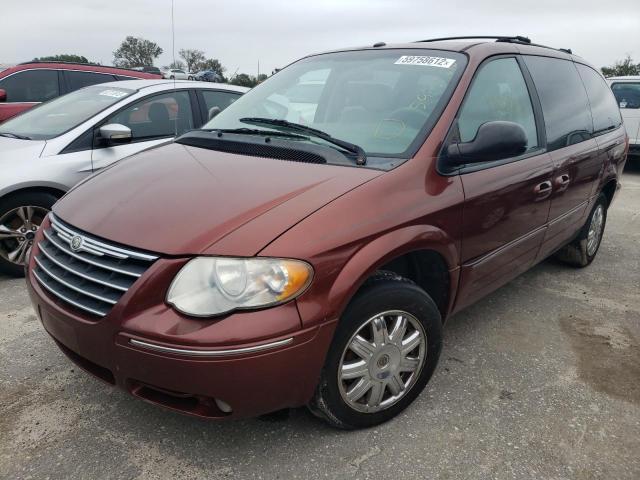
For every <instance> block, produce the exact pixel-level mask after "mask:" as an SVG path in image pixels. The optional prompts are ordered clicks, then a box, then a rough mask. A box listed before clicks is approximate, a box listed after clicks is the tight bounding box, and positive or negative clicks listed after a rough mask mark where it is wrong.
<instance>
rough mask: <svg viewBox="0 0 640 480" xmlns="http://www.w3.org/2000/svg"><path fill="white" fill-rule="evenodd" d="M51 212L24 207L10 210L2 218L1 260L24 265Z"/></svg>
mask: <svg viewBox="0 0 640 480" xmlns="http://www.w3.org/2000/svg"><path fill="white" fill-rule="evenodd" d="M47 213H49V210H47V209H46V208H42V207H35V206H23V207H17V208H14V209H13V210H9V211H8V212H7V213H5V214H4V215H2V217H0V258H3V259H4V260H7V261H9V262H10V263H13V264H15V265H24V263H25V261H26V259H27V258H28V256H29V251H30V250H31V246H32V245H33V238H34V236H35V233H36V232H37V231H38V229H39V228H40V225H41V224H42V221H43V220H44V217H45V216H46V215H47Z"/></svg>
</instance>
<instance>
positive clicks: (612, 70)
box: [601, 55, 640, 77]
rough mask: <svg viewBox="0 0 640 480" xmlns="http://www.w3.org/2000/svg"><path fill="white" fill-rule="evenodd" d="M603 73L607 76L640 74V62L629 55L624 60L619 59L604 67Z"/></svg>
mask: <svg viewBox="0 0 640 480" xmlns="http://www.w3.org/2000/svg"><path fill="white" fill-rule="evenodd" d="M601 70H602V74H603V75H604V76H605V77H624V76H626V75H640V63H633V59H632V58H631V55H627V57H626V58H625V59H624V60H618V61H617V62H616V63H614V64H613V65H612V66H610V67H602V68H601Z"/></svg>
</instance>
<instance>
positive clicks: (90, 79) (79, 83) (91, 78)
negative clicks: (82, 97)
mask: <svg viewBox="0 0 640 480" xmlns="http://www.w3.org/2000/svg"><path fill="white" fill-rule="evenodd" d="M65 75H66V76H67V83H68V85H69V91H74V90H78V89H80V88H82V87H88V86H89V85H95V84H96V83H104V82H113V80H114V78H113V75H105V74H103V73H94V72H71V71H66V72H65Z"/></svg>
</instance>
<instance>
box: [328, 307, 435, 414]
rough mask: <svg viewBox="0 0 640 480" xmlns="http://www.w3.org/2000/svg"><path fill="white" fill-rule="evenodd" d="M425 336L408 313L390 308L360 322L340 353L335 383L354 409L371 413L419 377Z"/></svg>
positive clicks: (403, 392)
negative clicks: (390, 309)
mask: <svg viewBox="0 0 640 480" xmlns="http://www.w3.org/2000/svg"><path fill="white" fill-rule="evenodd" d="M426 357H427V336H426V333H425V331H424V328H423V327H422V324H421V323H420V321H419V320H418V319H417V318H416V317H414V316H413V315H411V314H410V313H407V312H404V311H400V310H393V311H388V312H383V313H380V314H378V315H376V316H374V317H372V318H370V319H369V320H367V321H366V322H364V323H363V324H362V325H361V326H360V327H359V328H358V330H356V332H355V334H354V335H353V336H352V337H351V339H350V340H349V342H348V343H347V346H346V348H345V350H344V352H343V353H342V357H341V360H340V365H339V368H338V385H339V387H340V394H341V396H342V399H343V400H344V401H345V402H346V403H347V404H348V405H349V406H350V407H351V408H353V409H354V410H357V411H359V412H365V413H373V412H378V411H381V410H385V409H386V408H389V407H390V406H391V405H393V404H395V403H396V402H398V401H399V400H400V399H401V398H402V397H404V396H405V395H406V394H407V392H408V391H409V390H410V389H411V387H412V386H413V385H414V384H415V382H416V380H417V379H418V377H419V376H420V371H421V370H422V367H423V365H424V363H425V359H426Z"/></svg>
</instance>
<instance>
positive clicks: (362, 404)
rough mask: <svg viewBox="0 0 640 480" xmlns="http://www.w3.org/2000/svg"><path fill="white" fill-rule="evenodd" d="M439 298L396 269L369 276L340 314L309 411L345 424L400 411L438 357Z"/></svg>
mask: <svg viewBox="0 0 640 480" xmlns="http://www.w3.org/2000/svg"><path fill="white" fill-rule="evenodd" d="M441 349H442V321H441V317H440V312H439V311H438V308H437V306H436V304H435V303H434V302H433V300H432V299H431V297H429V295H427V293H426V292H425V291H424V290H422V289H421V288H420V287H418V286H417V285H416V284H415V283H413V282H412V281H410V280H408V279H405V278H403V277H401V276H399V275H396V274H394V273H391V272H379V273H378V274H376V275H375V276H374V277H372V278H371V279H369V280H368V281H367V282H366V283H365V285H364V287H363V288H362V289H361V291H360V292H359V293H358V294H357V295H356V297H355V298H354V299H353V300H352V301H351V303H350V304H349V306H348V307H347V309H346V311H345V313H344V314H343V316H342V318H341V319H340V323H339V325H338V327H337V329H336V333H335V336H334V340H333V343H332V344H331V347H330V349H329V353H328V355H327V360H326V362H325V366H324V368H323V371H322V374H321V378H320V382H319V384H318V387H317V389H316V392H315V396H314V398H313V400H312V402H311V404H310V405H309V408H310V410H311V411H312V412H313V413H314V414H316V415H317V416H319V417H321V418H323V419H324V420H326V421H327V422H328V423H330V424H331V425H333V426H335V427H338V428H343V429H355V428H366V427H371V426H374V425H378V424H380V423H383V422H386V421H387V420H389V419H391V418H393V417H395V416H396V415H398V414H399V413H400V412H401V411H402V410H404V409H405V408H406V407H407V406H409V404H411V403H412V402H413V401H414V400H415V398H416V397H417V396H418V395H419V394H420V392H421V391H422V390H423V389H424V387H425V386H426V384H427V382H428V381H429V379H430V378H431V376H432V375H433V372H434V370H435V368H436V365H437V363H438V358H439V357H440V351H441Z"/></svg>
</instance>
